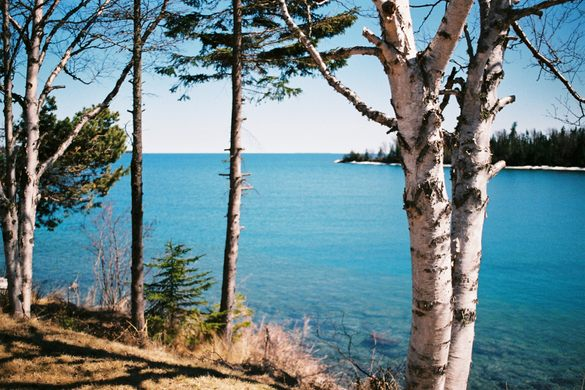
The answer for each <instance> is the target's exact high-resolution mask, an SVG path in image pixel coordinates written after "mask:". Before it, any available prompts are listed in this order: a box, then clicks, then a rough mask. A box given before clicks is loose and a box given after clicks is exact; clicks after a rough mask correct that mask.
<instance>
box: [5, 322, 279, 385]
mask: <svg viewBox="0 0 585 390" xmlns="http://www.w3.org/2000/svg"><path fill="white" fill-rule="evenodd" d="M0 388H9V389H22V388H41V389H72V388H85V389H89V388H103V389H110V388H112V389H113V388H116V389H124V388H128V389H133V388H141V389H171V388H172V389H183V388H185V389H187V388H189V389H210V390H211V389H218V390H222V389H226V390H227V389H250V390H260V389H275V388H276V389H279V388H280V389H282V387H281V386H279V385H275V384H274V383H273V382H272V383H271V381H270V380H269V379H268V378H267V377H266V376H259V377H258V376H252V375H246V374H244V373H242V372H238V371H231V370H229V369H227V368H224V367H218V366H214V365H212V364H210V363H205V362H203V361H200V360H195V359H184V358H179V357H177V356H173V355H170V354H168V353H165V352H163V351H160V350H155V349H148V350H141V349H138V348H135V347H129V346H126V345H124V344H121V343H117V342H113V341H109V340H106V339H101V338H96V337H93V336H90V335H88V334H85V333H78V332H74V331H70V330H65V329H63V328H60V327H57V326H55V325H52V324H51V323H49V322H46V321H40V320H32V321H30V322H28V323H21V322H15V321H14V320H12V319H11V318H10V317H8V316H6V315H5V314H1V313H0Z"/></svg>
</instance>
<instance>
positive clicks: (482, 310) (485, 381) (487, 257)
mask: <svg viewBox="0 0 585 390" xmlns="http://www.w3.org/2000/svg"><path fill="white" fill-rule="evenodd" d="M336 158H338V156H335V155H249V156H247V157H246V159H245V163H244V168H245V170H246V171H248V172H250V173H252V176H251V177H250V178H249V182H250V184H252V185H253V186H254V190H253V191H249V192H247V193H246V195H245V197H244V208H243V212H242V222H243V225H244V226H245V230H244V231H243V233H242V236H241V243H240V248H241V251H240V260H239V270H238V272H239V274H238V278H239V286H240V288H241V291H242V292H244V294H245V295H246V296H247V298H248V302H249V305H250V306H251V307H253V308H254V309H255V311H256V317H257V319H258V320H261V319H264V318H265V319H267V320H276V321H280V322H286V323H287V324H290V326H293V325H294V324H295V323H301V322H302V320H303V318H304V317H305V316H308V317H310V319H311V324H312V327H313V335H316V334H317V333H318V334H319V337H318V338H317V337H315V340H317V349H318V353H321V354H323V355H327V356H328V361H329V362H334V361H336V360H338V353H337V352H336V351H335V348H332V347H331V344H332V343H337V344H338V345H339V346H340V347H341V348H342V349H345V348H346V347H347V341H348V339H347V337H346V336H345V335H344V334H345V333H347V334H351V335H352V354H354V356H355V357H356V359H358V361H360V362H362V363H363V364H367V362H368V357H369V351H370V348H371V346H372V343H371V340H370V337H369V335H370V334H371V333H372V332H376V333H378V334H381V335H383V336H384V337H385V338H386V339H387V342H385V343H382V344H379V345H377V347H376V357H377V358H378V359H380V360H381V361H382V362H383V363H384V364H389V365H392V366H400V365H401V364H404V358H405V355H406V350H407V342H408V333H409V322H410V303H409V302H410V260H409V252H408V248H409V245H408V234H407V224H406V217H405V214H404V211H403V210H402V188H403V174H402V172H401V169H400V167H394V166H364V165H361V166H358V165H346V164H333V160H335V159H336ZM125 159H126V160H127V159H128V156H125ZM224 159H225V156H222V155H147V156H145V160H144V164H145V168H144V170H145V179H144V191H145V205H146V211H145V220H146V221H150V222H154V224H155V229H154V233H153V236H152V238H151V239H150V240H149V241H148V242H147V245H146V255H147V256H148V257H152V256H155V255H157V254H160V253H161V251H162V248H163V244H164V242H166V241H167V240H169V239H173V241H175V242H181V243H185V244H187V245H188V246H191V247H192V248H194V252H195V253H205V254H206V257H205V258H204V259H205V260H204V261H202V263H201V266H202V267H203V268H208V269H211V270H213V272H214V273H215V275H216V278H218V279H219V278H220V276H221V273H220V270H221V262H222V256H223V244H224V231H225V218H224V216H225V211H226V210H225V209H226V197H227V181H226V179H225V178H224V177H222V176H219V175H218V174H219V173H222V172H227V164H226V163H225V161H224ZM489 193H490V203H489V207H488V219H487V220H486V224H485V234H484V260H483V264H482V270H481V276H480V288H479V295H480V304H479V309H478V322H477V338H476V344H475V350H474V365H473V374H472V380H471V388H476V389H491V388H493V389H503V388H505V387H506V385H507V386H508V388H510V389H523V388H526V389H528V388H537V389H555V388H562V389H567V388H568V389H571V388H575V389H578V388H580V387H581V382H582V380H583V377H584V375H585V240H584V237H585V202H584V200H585V196H584V194H585V174H583V173H570V172H537V171H504V172H502V173H501V174H500V175H499V176H497V177H496V179H494V181H493V182H492V184H491V186H490V190H489ZM129 194H130V191H129V183H128V178H127V177H126V178H125V179H124V180H123V181H122V182H120V183H119V184H117V185H116V187H115V188H114V189H113V190H112V192H111V194H110V195H109V196H108V199H107V200H108V201H110V202H112V203H113V204H114V207H115V209H116V210H117V211H118V212H124V211H127V210H128V209H129V204H130V203H129V197H130V195H129ZM89 220H91V217H89V218H86V217H82V216H79V215H77V216H74V217H71V218H70V219H68V220H67V221H66V222H65V223H64V224H63V225H62V226H60V227H59V228H58V229H57V231H56V232H47V231H43V230H39V231H38V233H37V244H36V249H35V250H36V257H35V267H34V272H35V279H36V281H37V282H38V283H42V284H44V286H49V285H56V284H66V283H67V282H70V281H71V280H73V279H75V278H76V277H77V276H78V277H79V281H80V283H81V285H82V286H89V285H90V284H91V280H92V272H91V256H90V255H89V253H88V252H87V251H86V249H85V248H86V247H87V245H88V239H87V237H86V235H85V233H83V232H82V231H81V230H80V228H79V227H80V224H81V223H84V222H85V223H86V224H89V222H88V221H89ZM46 288H48V287H46ZM217 291H218V287H217V286H216V287H215V290H214V291H212V294H211V296H210V299H211V300H213V301H218V300H219V298H218V296H217Z"/></svg>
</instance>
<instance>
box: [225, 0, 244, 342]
mask: <svg viewBox="0 0 585 390" xmlns="http://www.w3.org/2000/svg"><path fill="white" fill-rule="evenodd" d="M232 7H233V20H234V46H233V53H232V54H233V56H232V61H233V63H232V119H231V131H230V175H229V181H230V192H229V200H228V211H227V229H226V239H225V253H224V260H223V280H222V286H221V304H220V311H221V312H224V313H225V317H224V327H223V330H222V332H223V335H224V337H225V339H226V340H231V337H232V331H233V323H232V322H233V310H234V303H235V299H236V265H237V261H238V241H239V238H240V206H241V200H242V185H243V176H242V157H241V154H242V144H241V137H240V130H241V127H242V53H241V52H242V9H241V2H240V0H232Z"/></svg>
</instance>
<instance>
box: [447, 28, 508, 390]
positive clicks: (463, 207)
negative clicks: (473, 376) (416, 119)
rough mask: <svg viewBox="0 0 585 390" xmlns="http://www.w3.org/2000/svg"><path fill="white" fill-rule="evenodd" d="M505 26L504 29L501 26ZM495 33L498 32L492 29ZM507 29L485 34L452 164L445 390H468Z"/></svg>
mask: <svg viewBox="0 0 585 390" xmlns="http://www.w3.org/2000/svg"><path fill="white" fill-rule="evenodd" d="M502 25H504V26H505V23H501V24H500V26H502ZM493 30H495V29H493ZM506 35H507V28H504V30H502V31H497V30H495V31H491V32H490V33H489V34H482V35H481V36H480V41H479V44H478V47H481V48H484V49H483V50H484V51H483V52H479V53H477V54H476V55H475V60H474V61H471V62H470V67H469V69H468V77H467V84H466V89H465V95H464V98H463V103H462V107H461V116H460V119H459V124H458V126H457V129H456V136H457V145H455V148H454V151H455V152H454V153H453V156H452V157H453V158H452V160H453V161H452V173H451V175H452V181H453V188H452V192H453V215H452V227H451V251H452V257H453V269H452V275H453V305H454V308H453V325H452V328H451V347H450V350H449V366H448V369H447V382H446V388H447V389H452V390H457V389H466V388H467V382H468V378H469V372H470V369H471V362H472V351H473V340H474V335H475V320H476V317H477V311H476V310H477V302H478V299H477V290H478V285H479V268H480V264H481V256H482V235H483V225H484V220H485V216H486V208H487V204H488V196H487V184H488V181H489V179H490V178H491V177H492V176H493V175H495V174H496V173H497V170H499V169H501V168H502V167H503V166H504V164H503V162H501V163H499V165H492V164H491V153H490V137H491V127H492V123H493V119H494V117H495V115H496V113H497V112H498V111H499V109H501V107H499V101H498V98H497V88H498V86H499V84H500V80H501V78H502V77H503V71H502V61H503V57H504V50H505V45H506V43H505V42H506V40H505V39H502V38H505V37H506Z"/></svg>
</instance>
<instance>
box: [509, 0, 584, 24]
mask: <svg viewBox="0 0 585 390" xmlns="http://www.w3.org/2000/svg"><path fill="white" fill-rule="evenodd" d="M577 1H580V0H546V1H543V2H541V3H538V4H535V5H533V6H532V7H526V8H517V9H513V10H512V11H511V13H512V15H511V16H512V20H518V19H521V18H523V17H525V16H529V15H538V16H542V11H543V10H545V9H547V8H550V7H554V6H557V5H561V4H565V3H572V2H577Z"/></svg>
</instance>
